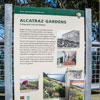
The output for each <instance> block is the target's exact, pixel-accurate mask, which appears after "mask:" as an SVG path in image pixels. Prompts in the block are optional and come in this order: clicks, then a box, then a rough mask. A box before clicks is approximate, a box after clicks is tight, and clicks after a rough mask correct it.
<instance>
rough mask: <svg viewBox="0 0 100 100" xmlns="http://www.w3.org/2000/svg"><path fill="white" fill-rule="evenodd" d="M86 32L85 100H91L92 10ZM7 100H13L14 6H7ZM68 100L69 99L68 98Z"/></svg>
mask: <svg viewBox="0 0 100 100" xmlns="http://www.w3.org/2000/svg"><path fill="white" fill-rule="evenodd" d="M85 25H86V27H85V30H86V79H85V80H86V84H85V100H91V79H92V78H91V76H92V67H91V65H92V64H91V63H92V59H91V55H92V50H91V33H92V29H91V28H92V27H91V9H85ZM4 41H5V58H4V61H5V100H13V92H12V91H13V89H12V88H13V85H12V4H5V40H4ZM67 100H68V98H67Z"/></svg>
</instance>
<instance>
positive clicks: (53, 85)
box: [43, 76, 65, 98]
mask: <svg viewBox="0 0 100 100" xmlns="http://www.w3.org/2000/svg"><path fill="white" fill-rule="evenodd" d="M43 97H44V98H58V97H65V87H64V86H62V85H61V84H60V83H57V82H56V80H53V79H50V78H49V77H47V76H45V77H43Z"/></svg>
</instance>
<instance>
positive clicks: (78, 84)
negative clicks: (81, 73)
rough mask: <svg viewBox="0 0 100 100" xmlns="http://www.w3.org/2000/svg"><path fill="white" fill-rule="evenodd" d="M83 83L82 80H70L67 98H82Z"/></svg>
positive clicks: (72, 99)
mask: <svg viewBox="0 0 100 100" xmlns="http://www.w3.org/2000/svg"><path fill="white" fill-rule="evenodd" d="M84 85H85V81H84V80H71V81H70V95H69V100H84Z"/></svg>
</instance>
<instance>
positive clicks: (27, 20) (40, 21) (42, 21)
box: [20, 19, 66, 24]
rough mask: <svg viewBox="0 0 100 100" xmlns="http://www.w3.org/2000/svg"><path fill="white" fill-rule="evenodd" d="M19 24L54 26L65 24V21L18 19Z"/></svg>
mask: <svg viewBox="0 0 100 100" xmlns="http://www.w3.org/2000/svg"><path fill="white" fill-rule="evenodd" d="M20 22H28V23H55V24H66V20H48V19H46V20H43V19H20Z"/></svg>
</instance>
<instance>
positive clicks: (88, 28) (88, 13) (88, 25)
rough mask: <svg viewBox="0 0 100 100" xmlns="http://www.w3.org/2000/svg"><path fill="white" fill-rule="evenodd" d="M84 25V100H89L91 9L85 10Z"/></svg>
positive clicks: (90, 78) (90, 79)
mask: <svg viewBox="0 0 100 100" xmlns="http://www.w3.org/2000/svg"><path fill="white" fill-rule="evenodd" d="M85 15H86V16H85V18H86V19H85V22H86V23H85V24H86V84H85V100H91V81H92V56H91V55H92V48H91V37H92V36H91V34H92V27H91V21H92V20H91V17H92V16H91V9H85Z"/></svg>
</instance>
